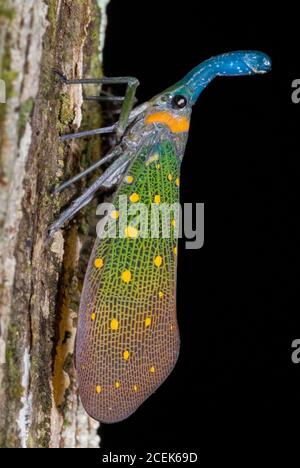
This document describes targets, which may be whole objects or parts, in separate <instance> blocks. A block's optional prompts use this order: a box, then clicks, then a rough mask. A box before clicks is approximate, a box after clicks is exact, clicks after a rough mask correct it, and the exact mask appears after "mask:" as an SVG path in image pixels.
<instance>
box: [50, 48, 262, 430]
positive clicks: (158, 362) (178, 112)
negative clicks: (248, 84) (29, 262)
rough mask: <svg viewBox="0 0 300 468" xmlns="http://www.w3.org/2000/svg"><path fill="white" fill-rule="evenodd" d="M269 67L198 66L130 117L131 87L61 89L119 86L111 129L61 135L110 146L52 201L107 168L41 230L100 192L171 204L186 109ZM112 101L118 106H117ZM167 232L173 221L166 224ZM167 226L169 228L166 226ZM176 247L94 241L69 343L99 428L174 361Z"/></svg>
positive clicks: (245, 57) (127, 237)
mask: <svg viewBox="0 0 300 468" xmlns="http://www.w3.org/2000/svg"><path fill="white" fill-rule="evenodd" d="M270 69H271V60H270V58H269V57H268V56H267V55H266V54H264V53H262V52H257V51H236V52H229V53H225V54H222V55H218V56H216V57H212V58H210V59H209V60H206V61H205V62H203V63H201V64H200V65H198V66H197V67H195V68H194V69H193V70H192V71H190V72H189V73H188V74H187V75H186V76H185V77H184V78H183V79H182V80H180V81H179V82H177V83H176V84H175V85H173V86H171V87H169V88H168V89H166V90H165V91H163V92H162V93H160V94H158V95H156V96H155V97H154V98H152V99H150V100H149V101H147V102H145V103H143V104H141V105H138V106H137V107H135V108H133V103H134V97H135V90H136V88H137V86H138V84H139V83H138V81H137V80H136V79H135V78H131V77H127V78H102V79H79V80H67V79H66V78H64V77H63V79H64V81H65V83H66V84H68V85H72V84H78V83H81V84H88V83H98V84H114V83H125V84H127V89H126V93H125V98H124V102H123V105H122V109H121V114H120V118H119V120H118V122H117V123H116V124H114V125H112V126H110V127H106V128H102V129H95V130H89V131H84V132H78V133H75V134H71V135H65V136H63V137H61V138H62V140H68V139H70V138H76V137H81V136H88V135H94V134H98V133H108V132H116V136H117V144H116V146H115V147H114V148H113V149H112V150H111V151H110V152H109V153H108V154H107V155H106V156H105V157H104V158H102V159H101V160H99V161H97V162H96V163H95V164H93V165H92V166H91V167H90V168H88V169H86V170H85V171H83V172H82V173H81V174H78V175H76V176H75V177H73V178H72V179H70V180H69V181H67V182H65V183H63V184H62V185H61V186H59V187H58V188H57V189H56V192H59V191H61V190H63V189H64V188H66V187H67V186H69V185H70V184H72V183H74V182H75V181H77V180H78V179H79V178H81V177H83V176H84V175H86V174H87V173H89V172H90V171H92V170H94V169H95V168H97V167H99V166H101V165H102V164H104V163H107V162H111V165H110V166H109V167H108V168H107V169H106V170H105V171H104V172H103V173H102V175H101V176H100V177H99V178H98V179H97V180H96V181H95V182H94V183H93V184H92V185H91V186H90V187H89V188H88V189H87V190H86V191H85V192H84V193H83V194H82V195H80V196H79V197H78V198H77V199H76V200H75V201H73V202H72V204H71V205H70V207H69V208H67V209H66V210H65V211H64V212H63V213H62V214H61V215H60V217H59V218H58V219H57V221H55V222H54V223H53V224H52V226H51V227H50V234H49V235H50V237H51V236H53V234H54V232H55V231H56V230H57V229H59V228H60V227H61V226H62V225H63V224H64V223H65V222H66V221H68V220H69V219H70V218H71V217H73V216H74V214H75V213H76V212H77V211H78V210H80V209H81V208H82V207H84V206H85V205H86V204H88V203H89V202H90V201H91V200H92V198H93V197H94V195H95V193H96V192H97V191H98V190H99V189H100V188H112V187H117V192H116V195H115V198H114V204H115V206H116V209H115V210H114V212H113V213H112V214H111V215H112V216H113V217H114V218H115V220H116V222H118V221H119V219H118V218H119V217H120V213H119V211H118V201H117V196H120V195H123V196H126V198H127V199H128V203H131V204H133V203H135V202H137V201H141V202H142V203H144V204H146V205H147V206H149V207H150V205H151V204H152V203H156V204H159V203H162V202H165V203H168V204H172V203H174V202H176V201H178V200H179V180H180V179H179V178H180V164H181V161H182V158H183V155H184V150H185V145H186V141H187V137H188V131H189V123H190V116H191V110H192V106H193V105H194V104H195V102H196V101H197V99H198V97H199V95H200V94H201V92H202V91H203V90H204V88H205V87H206V86H207V85H208V84H209V83H210V81H211V80H212V79H213V78H215V77H217V76H242V75H254V74H257V73H266V72H267V71H269V70H270ZM119 100H121V98H119ZM172 223H173V224H174V220H172ZM173 227H174V226H173ZM176 254H177V240H176V238H175V235H174V233H172V231H171V235H170V237H169V238H160V237H158V238H151V236H148V237H147V238H142V237H141V236H140V235H139V230H138V228H137V227H135V225H134V219H133V218H129V219H128V225H127V226H125V229H124V236H123V237H121V236H119V237H116V238H109V237H108V238H105V239H102V240H100V239H99V238H97V239H96V242H95V245H94V248H93V251H92V253H91V257H90V260H89V265H88V268H87V272H86V275H85V281H84V286H83V291H82V297H81V303H80V310H79V318H78V329H77V339H76V351H75V353H76V370H77V378H78V385H79V393H80V397H81V400H82V403H83V406H84V407H85V409H86V411H87V412H88V413H89V414H90V416H92V417H93V418H95V419H96V420H99V421H101V422H106V423H113V422H117V421H120V420H123V419H125V418H127V417H128V416H130V415H131V414H132V413H133V412H134V411H135V410H136V409H137V408H138V407H139V406H140V405H141V404H142V403H143V402H144V401H145V400H146V399H147V398H148V397H149V396H150V395H151V394H152V393H153V392H154V391H155V390H156V389H157V388H158V387H159V386H160V385H161V384H162V382H163V381H164V380H165V379H166V378H167V376H168V375H169V374H170V372H171V371H172V369H173V367H174V365H175V363H176V360H177V357H178V353H179V345H180V339H179V332H178V326H177V320H176Z"/></svg>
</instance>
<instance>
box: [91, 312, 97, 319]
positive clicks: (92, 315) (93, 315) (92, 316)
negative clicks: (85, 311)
mask: <svg viewBox="0 0 300 468" xmlns="http://www.w3.org/2000/svg"><path fill="white" fill-rule="evenodd" d="M95 318H96V314H95V312H93V313H92V314H91V320H95Z"/></svg>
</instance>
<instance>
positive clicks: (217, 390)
mask: <svg viewBox="0 0 300 468" xmlns="http://www.w3.org/2000/svg"><path fill="white" fill-rule="evenodd" d="M237 8H239V9H236V10H235V11H233V10H229V9H228V8H227V9H226V10H225V11H222V10H220V8H219V7H218V6H217V4H212V7H211V10H209V8H207V6H206V8H205V9H203V2H198V1H197V2H196V1H188V0H185V1H184V2H181V4H180V5H179V3H178V4H177V3H176V2H171V1H165V0H164V1H163V0H160V1H157V0H155V1H154V0H152V1H145V2H142V1H132V0H131V1H128V2H125V1H120V0H119V1H118V0H112V1H111V4H110V6H109V8H108V29H107V36H106V47H105V53H104V71H105V74H106V75H107V76H124V75H131V76H136V77H137V78H138V79H139V80H140V83H141V85H140V88H139V89H138V99H139V102H142V101H144V100H146V99H148V98H149V97H151V96H152V95H155V94H156V93H158V92H160V91H162V90H163V89H164V88H166V87H168V86H169V85H171V84H173V83H174V82H176V81H177V80H178V79H180V78H182V76H184V74H185V73H187V72H188V71H189V70H190V69H191V68H192V67H194V66H196V65H197V64H198V63H200V62H201V61H203V60H205V59H207V58H209V57H210V56H211V55H215V54H218V53H223V52H227V51H230V50H237V49H258V50H262V51H264V52H266V53H268V54H269V55H270V56H271V58H272V62H273V70H272V72H271V73H270V74H268V75H263V76H255V77H240V78H227V79H226V78H223V79H217V80H215V81H213V82H212V83H211V84H210V85H209V87H208V88H207V89H206V90H205V91H204V92H203V94H202V96H201V98H200V99H199V101H198V103H197V105H196V106H195V107H194V110H193V116H192V122H191V130H190V137H189V142H188V146H187V150H186V154H185V158H184V162H183V166H182V177H181V202H182V203H184V202H193V203H196V202H204V203H205V245H204V247H203V248H202V249H200V250H186V249H185V248H184V242H183V241H182V242H181V243H180V249H179V265H178V267H179V268H178V320H179V326H180V331H181V339H182V346H181V353H180V357H179V361H178V364H177V366H176V368H175V370H174V371H173V373H172V374H171V376H170V377H169V378H168V380H167V381H166V382H165V383H164V384H163V385H162V386H161V387H160V388H159V389H158V390H157V392H156V393H155V394H154V395H153V396H151V397H150V398H149V399H148V400H147V401H146V402H145V403H144V404H143V405H142V406H141V407H140V408H139V409H138V411H137V412H136V413H135V414H134V415H132V416H131V417H130V418H129V419H127V420H126V421H123V422H121V423H118V424H113V425H102V427H101V430H100V434H101V437H102V444H101V445H102V447H103V448H105V449H114V448H120V447H123V448H127V449H130V448H132V449H137V448H150V447H156V448H160V449H162V448H167V447H173V448H177V449H187V448H189V447H190V448H191V447H200V448H201V447H203V446H204V445H205V444H206V443H207V442H218V441H219V440H221V439H224V438H226V439H228V440H229V441H231V443H232V444H234V443H235V441H236V437H237V436H238V435H243V434H244V432H245V430H246V429H247V428H248V427H250V424H251V423H254V425H255V426H254V427H255V430H254V432H253V433H252V437H253V438H254V440H255V439H258V438H264V437H265V434H266V433H268V432H269V431H271V430H272V431H275V432H279V433H280V432H282V431H284V432H287V433H288V432H289V431H292V429H291V426H290V424H289V423H288V422H287V423H286V424H282V422H279V421H280V416H285V417H286V416H287V417H290V419H291V421H293V420H294V421H296V420H297V417H298V406H299V403H298V400H299V397H298V395H299V385H298V375H299V371H300V364H298V366H297V365H295V364H293V363H292V361H291V352H292V348H291V343H292V341H293V340H294V339H295V338H300V330H299V326H298V325H299V322H298V319H297V315H298V314H299V303H298V300H297V290H298V289H299V286H298V277H296V276H295V275H296V272H297V269H298V267H297V263H298V262H299V257H298V253H297V250H298V245H297V243H298V238H299V231H297V225H296V219H297V217H298V213H299V208H298V202H297V196H298V190H297V184H299V182H298V181H299V170H298V159H299V152H298V151H297V145H296V143H297V132H299V130H298V127H299V124H298V117H299V112H300V104H299V108H298V107H297V105H295V104H293V103H292V101H291V91H292V90H291V82H292V80H293V79H295V78H300V62H299V59H298V58H297V57H298V54H297V38H296V35H297V30H298V25H297V17H296V15H293V12H292V8H290V10H289V8H288V6H286V11H285V12H284V11H283V6H282V5H281V10H280V11H275V10H274V9H275V8H276V7H274V6H273V8H272V10H269V11H268V12H267V13H264V12H262V11H261V8H260V7H259V6H257V7H255V6H254V5H253V4H251V6H250V4H246V3H243V4H240V7H237ZM285 13H287V19H285ZM286 28H287V29H286Z"/></svg>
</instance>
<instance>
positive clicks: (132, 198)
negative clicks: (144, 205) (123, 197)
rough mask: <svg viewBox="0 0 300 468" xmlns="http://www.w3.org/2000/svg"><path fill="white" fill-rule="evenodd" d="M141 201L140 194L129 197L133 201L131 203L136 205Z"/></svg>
mask: <svg viewBox="0 0 300 468" xmlns="http://www.w3.org/2000/svg"><path fill="white" fill-rule="evenodd" d="M139 199H140V196H139V194H138V193H132V194H131V195H130V197H129V200H130V201H131V203H136V202H138V201H139Z"/></svg>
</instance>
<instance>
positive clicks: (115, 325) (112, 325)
mask: <svg viewBox="0 0 300 468" xmlns="http://www.w3.org/2000/svg"><path fill="white" fill-rule="evenodd" d="M110 328H111V329H112V330H118V328H119V322H118V320H117V319H115V318H113V319H112V320H111V322H110Z"/></svg>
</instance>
